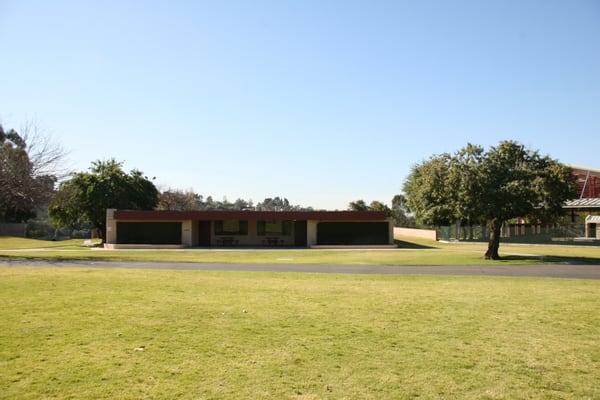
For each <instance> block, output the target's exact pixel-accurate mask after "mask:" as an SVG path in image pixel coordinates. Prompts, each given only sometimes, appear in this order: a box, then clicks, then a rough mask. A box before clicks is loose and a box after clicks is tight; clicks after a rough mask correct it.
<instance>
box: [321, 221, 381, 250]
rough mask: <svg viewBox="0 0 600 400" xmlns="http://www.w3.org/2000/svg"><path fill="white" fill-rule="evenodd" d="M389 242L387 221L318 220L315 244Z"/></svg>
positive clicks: (373, 243) (372, 243)
mask: <svg viewBox="0 0 600 400" xmlns="http://www.w3.org/2000/svg"><path fill="white" fill-rule="evenodd" d="M388 243H389V226H388V223H387V222H320V223H319V224H318V225H317V244H323V245H353V244H356V245H370V244H371V245H376V244H388Z"/></svg>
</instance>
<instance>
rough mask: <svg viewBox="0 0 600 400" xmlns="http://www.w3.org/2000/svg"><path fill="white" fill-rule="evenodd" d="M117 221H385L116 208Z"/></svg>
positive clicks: (361, 216) (371, 216)
mask: <svg viewBox="0 0 600 400" xmlns="http://www.w3.org/2000/svg"><path fill="white" fill-rule="evenodd" d="M113 218H114V219H115V220H118V221H186V220H195V221H198V220H203V221H206V220H212V221H214V220H231V219H239V220H253V221H255V220H309V219H310V220H320V221H384V220H385V219H386V215H385V212H382V211H141V210H140V211H138V210H116V211H115V214H114V217H113Z"/></svg>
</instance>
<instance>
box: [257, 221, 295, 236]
mask: <svg viewBox="0 0 600 400" xmlns="http://www.w3.org/2000/svg"><path fill="white" fill-rule="evenodd" d="M256 231H257V235H258V236H269V235H276V236H289V235H291V233H292V221H257V223H256Z"/></svg>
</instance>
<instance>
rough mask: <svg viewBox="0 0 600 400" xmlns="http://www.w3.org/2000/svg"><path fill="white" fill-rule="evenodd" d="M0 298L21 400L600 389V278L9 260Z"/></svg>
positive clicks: (577, 394) (1, 393) (8, 394)
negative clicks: (54, 264)
mask: <svg viewBox="0 0 600 400" xmlns="http://www.w3.org/2000/svg"><path fill="white" fill-rule="evenodd" d="M0 303H1V304H2V307H1V308H0V320H1V321H2V329H1V330H0V388H2V390H0V398H6V399H8V398H15V399H40V398H45V399H55V398H61V399H62V398H71V399H91V398H93V399H102V398H106V399H108V398H110V399H114V398H118V399H139V398H153V399H174V398H182V399H192V398H194V399H204V398H206V399H208V398H224V399H240V398H247V399H256V398H276V399H281V398H289V399H317V398H331V399H334V398H335V399H339V398H348V399H366V398H377V399H379V398H394V399H396V398H397V399H404V398H406V399H408V398H417V397H418V398H452V399H454V398H467V399H514V398H548V399H565V398H570V399H583V398H589V399H592V398H599V397H600V386H598V385H597V383H598V382H599V381H600V346H599V345H598V338H599V337H600V281H586V280H565V279H529V278H498V277H495V278H481V277H477V278H476V277H441V276H439V277H431V276H428V277H425V276H418V277H417V276H414V277H411V276H404V277H383V276H355V275H330V274H286V273H242V272H201V271H165V270H151V271H150V270H112V269H111V270H102V269H60V270H59V269H51V268H26V267H25V268H9V267H3V268H0ZM142 349H143V351H142Z"/></svg>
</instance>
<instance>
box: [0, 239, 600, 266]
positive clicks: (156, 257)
mask: <svg viewBox="0 0 600 400" xmlns="http://www.w3.org/2000/svg"><path fill="white" fill-rule="evenodd" d="M81 243H82V241H81V240H80V241H76V240H70V241H65V242H49V241H42V240H33V239H22V238H5V237H0V259H2V258H5V259H6V258H25V259H49V260H114V261H169V262H203V263H254V264H256V263H261V264H363V265H364V264H368V265H478V264H482V263H485V264H498V263H500V264H502V263H509V264H538V263H542V262H550V263H557V262H577V263H590V264H600V246H567V245H514V244H503V245H501V247H500V253H501V254H502V255H503V256H504V260H501V261H484V260H483V254H484V252H485V248H486V245H485V244H483V243H470V244H462V243H461V244H450V243H438V242H433V241H427V240H423V239H414V240H411V241H410V242H400V243H399V245H400V248H398V249H391V250H389V249H386V250H315V249H311V250H306V249H300V250H286V249H276V250H204V249H186V250H102V249H96V250H93V249H88V248H84V247H82V246H81Z"/></svg>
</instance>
